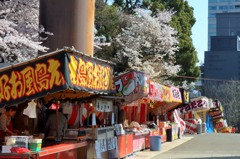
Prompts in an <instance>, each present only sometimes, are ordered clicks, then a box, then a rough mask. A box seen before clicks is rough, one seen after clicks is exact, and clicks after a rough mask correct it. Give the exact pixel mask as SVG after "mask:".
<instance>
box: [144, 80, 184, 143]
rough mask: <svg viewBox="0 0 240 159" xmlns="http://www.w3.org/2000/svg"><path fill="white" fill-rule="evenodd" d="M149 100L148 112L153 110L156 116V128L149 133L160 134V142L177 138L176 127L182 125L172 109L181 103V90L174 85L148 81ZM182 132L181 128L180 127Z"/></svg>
mask: <svg viewBox="0 0 240 159" xmlns="http://www.w3.org/2000/svg"><path fill="white" fill-rule="evenodd" d="M148 98H149V99H150V100H151V102H150V107H149V112H153V113H154V115H155V116H156V117H157V119H156V123H157V125H158V129H157V130H156V131H155V132H153V133H150V135H160V136H161V140H162V142H165V141H172V140H175V139H177V138H178V128H180V127H182V126H181V124H180V118H179V116H178V113H177V112H176V113H174V111H172V112H169V111H170V110H174V109H175V108H176V107H177V106H179V105H180V104H181V103H182V99H181V92H180V90H179V88H177V87H174V86H170V87H168V86H164V85H161V84H158V83H155V82H150V93H149V96H148ZM181 132H182V133H183V129H182V128H181Z"/></svg>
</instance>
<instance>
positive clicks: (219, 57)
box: [204, 12, 240, 80]
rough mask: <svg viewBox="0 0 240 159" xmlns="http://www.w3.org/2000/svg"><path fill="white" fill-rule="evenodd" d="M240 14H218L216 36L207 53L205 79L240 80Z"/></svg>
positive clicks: (212, 38) (213, 37)
mask: <svg viewBox="0 0 240 159" xmlns="http://www.w3.org/2000/svg"><path fill="white" fill-rule="evenodd" d="M239 19H240V12H239V13H218V14H216V36H211V39H210V40H211V41H210V44H211V45H210V46H211V47H210V50H209V51H206V52H205V63H204V76H205V78H214V79H223V80H239V79H240V52H239V51H240V37H239V36H240V21H239Z"/></svg>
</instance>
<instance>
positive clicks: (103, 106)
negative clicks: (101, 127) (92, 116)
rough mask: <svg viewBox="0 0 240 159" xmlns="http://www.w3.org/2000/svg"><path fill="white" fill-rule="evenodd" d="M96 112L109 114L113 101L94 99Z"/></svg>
mask: <svg viewBox="0 0 240 159" xmlns="http://www.w3.org/2000/svg"><path fill="white" fill-rule="evenodd" d="M95 104H96V110H97V111H99V112H111V111H113V101H112V100H103V99H96V103H95Z"/></svg>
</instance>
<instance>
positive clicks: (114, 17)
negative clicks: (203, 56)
mask: <svg viewBox="0 0 240 159" xmlns="http://www.w3.org/2000/svg"><path fill="white" fill-rule="evenodd" d="M99 1H103V0H97V1H96V2H99ZM139 2H140V1H139V0H113V5H111V6H108V5H106V4H104V2H102V4H104V5H102V7H96V8H97V9H96V28H97V29H98V31H99V32H98V35H100V34H103V35H105V36H106V37H107V39H108V40H110V39H112V38H114V37H116V35H117V34H118V33H120V31H121V28H124V26H125V24H123V23H122V22H123V21H121V20H120V18H119V17H120V16H119V15H120V14H123V13H127V14H133V13H134V12H133V9H135V8H136V7H139V5H140V7H142V8H148V9H150V10H151V11H152V12H153V15H154V14H156V13H157V11H158V10H160V11H162V10H165V9H167V10H173V11H174V12H175V15H174V16H173V18H172V21H171V26H172V27H173V28H175V29H176V30H177V31H178V35H177V39H178V41H179V45H178V47H179V51H178V52H177V53H176V65H180V66H181V71H180V72H179V73H178V75H181V76H191V77H199V76H200V68H199V67H198V66H196V64H197V62H198V58H197V52H196V50H195V48H194V46H193V42H192V38H191V35H192V32H191V29H192V27H193V25H194V23H195V21H196V19H195V18H194V15H193V8H192V7H191V6H189V4H188V2H187V1H185V0H143V3H142V4H139ZM96 5H97V4H96ZM119 10H120V11H121V12H120V11H119ZM103 50H104V49H103ZM103 50H102V51H103ZM115 50H116V48H115V47H114V46H111V47H110V48H109V49H107V48H105V50H104V51H105V53H107V57H109V56H111V55H112V56H113V54H114V53H115ZM102 51H101V52H102ZM102 53H103V52H102ZM172 80H174V81H175V82H176V84H180V83H181V82H182V81H184V80H187V81H188V82H191V81H194V79H181V78H174V79H172Z"/></svg>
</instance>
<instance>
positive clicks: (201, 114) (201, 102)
mask: <svg viewBox="0 0 240 159" xmlns="http://www.w3.org/2000/svg"><path fill="white" fill-rule="evenodd" d="M209 110H210V104H209V99H208V98H206V97H199V98H195V99H192V100H191V102H190V103H189V104H187V105H185V106H183V107H181V108H179V112H180V114H181V117H182V118H183V119H184V121H185V123H186V131H185V133H187V134H195V133H198V134H201V133H202V132H205V129H206V128H205V126H206V124H205V123H206V114H207V113H208V111H209Z"/></svg>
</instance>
